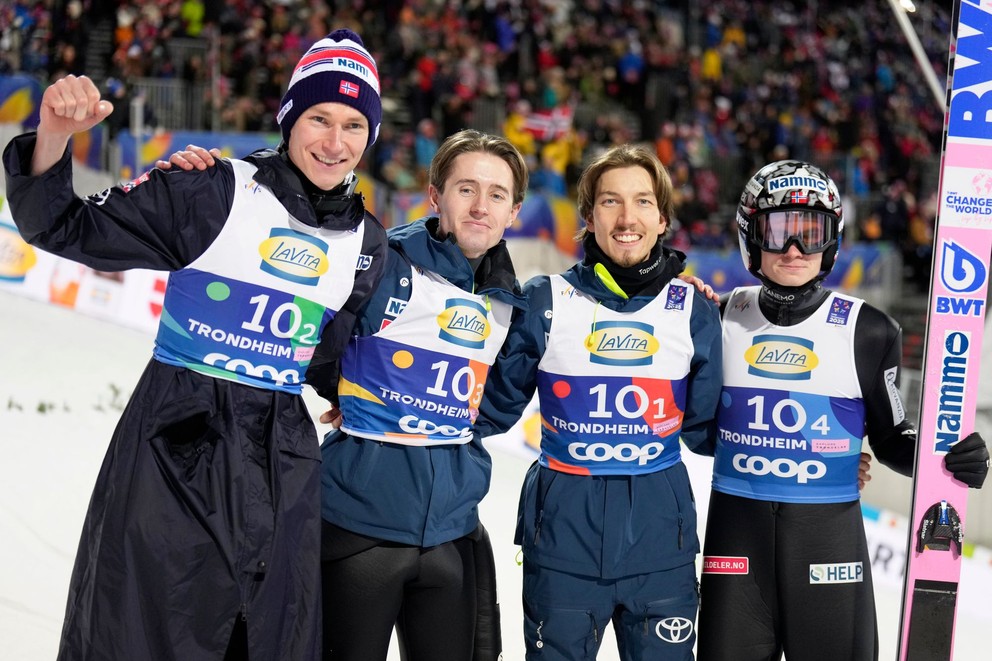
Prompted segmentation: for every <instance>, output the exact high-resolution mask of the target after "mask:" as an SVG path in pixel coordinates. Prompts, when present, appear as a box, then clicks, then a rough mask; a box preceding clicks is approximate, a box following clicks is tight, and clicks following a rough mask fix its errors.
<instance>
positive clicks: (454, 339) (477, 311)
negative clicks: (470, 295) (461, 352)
mask: <svg viewBox="0 0 992 661" xmlns="http://www.w3.org/2000/svg"><path fill="white" fill-rule="evenodd" d="M437 325H438V326H440V328H441V332H440V333H439V335H438V336H439V337H440V338H441V339H442V340H444V341H445V342H451V343H452V344H457V345H459V346H462V347H468V348H469V349H482V348H483V347H485V346H486V338H488V337H489V333H490V332H492V329H491V328H490V326H489V320H488V319H487V318H486V308H485V307H483V306H482V305H481V304H480V303H478V302H476V301H472V300H469V299H467V298H449V299H448V300H447V301H445V303H444V312H442V313H441V314H439V315H438V316H437Z"/></svg>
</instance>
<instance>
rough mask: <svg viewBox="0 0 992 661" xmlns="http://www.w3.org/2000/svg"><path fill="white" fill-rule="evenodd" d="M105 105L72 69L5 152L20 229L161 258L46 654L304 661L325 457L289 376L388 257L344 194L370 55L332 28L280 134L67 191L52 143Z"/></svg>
mask: <svg viewBox="0 0 992 661" xmlns="http://www.w3.org/2000/svg"><path fill="white" fill-rule="evenodd" d="M112 110H113V107H112V105H111V103H110V102H108V101H105V100H101V99H100V93H99V91H98V89H97V87H96V86H95V85H94V84H93V82H92V81H91V80H90V79H89V78H87V77H85V76H79V77H76V76H67V77H65V78H63V79H61V80H59V81H57V82H56V83H54V84H52V85H51V86H50V87H49V88H48V89H46V90H45V93H44V95H43V97H42V102H41V108H40V123H39V126H38V130H37V132H36V133H28V134H24V135H21V136H18V137H17V138H15V139H14V140H13V141H12V142H11V144H10V145H9V146H8V148H7V149H6V150H5V152H4V155H3V162H4V168H5V170H6V176H7V194H8V197H9V199H10V205H11V209H12V211H13V217H14V221H15V223H16V224H17V226H18V229H19V230H20V232H21V235H22V236H23V237H24V239H25V240H26V241H28V242H29V243H30V244H32V245H35V246H37V247H39V248H42V249H44V250H47V251H50V252H53V253H57V254H59V255H61V256H63V257H66V258H69V259H72V260H75V261H77V262H80V263H82V264H85V265H87V266H89V267H91V268H94V269H99V270H103V271H120V270H126V269H131V268H148V269H158V270H167V271H170V272H171V273H170V276H169V284H168V287H167V288H166V291H165V299H164V309H163V311H162V315H161V317H162V321H161V324H160V327H159V331H158V336H157V337H156V339H155V348H154V351H153V358H152V360H151V361H150V362H149V364H148V366H147V368H146V369H145V372H144V374H143V375H142V377H141V379H140V380H139V382H138V384H137V386H136V387H135V391H134V395H133V396H132V398H131V401H130V402H129V404H128V406H127V408H126V409H125V411H124V414H123V416H122V418H121V420H120V422H119V424H118V426H117V429H116V431H115V432H114V435H113V438H112V439H111V442H110V446H109V449H108V452H107V456H106V459H105V460H104V464H103V467H102V469H101V471H100V474H99V476H98V477H97V482H96V486H95V488H94V492H93V497H92V500H91V502H90V505H89V510H88V512H87V514H86V521H85V523H84V525H83V534H82V539H81V541H80V544H79V550H78V554H77V557H76V563H75V567H74V569H73V574H72V578H71V583H70V588H69V601H68V606H67V609H66V617H65V623H64V626H63V630H62V638H61V644H60V649H59V656H58V658H59V659H60V660H62V661H69V660H75V659H108V658H114V659H142V660H143V661H155V660H158V659H162V660H166V659H168V660H172V659H183V660H185V661H201V660H202V661H208V660H210V661H221V660H222V659H223V660H227V659H232V660H233V659H246V658H249V657H250V658H251V659H279V660H280V661H282V660H290V661H295V660H300V661H311V660H312V659H316V658H318V657H319V655H320V647H321V645H320V642H321V626H320V564H319V553H320V477H319V467H320V455H319V450H318V445H317V439H316V434H315V430H314V428H313V425H312V422H311V419H310V415H309V413H308V411H307V409H306V406H305V405H304V402H303V399H302V397H301V396H300V393H301V391H302V386H303V383H304V381H305V376H306V374H307V371H308V369H309V367H310V366H311V365H312V364H313V363H315V362H317V357H316V356H318V355H319V356H321V357H322V358H321V359H322V360H323V359H326V360H333V359H334V358H335V357H336V355H337V354H338V353H340V352H341V350H342V349H343V344H341V342H342V340H346V339H347V337H348V335H349V334H350V330H351V326H352V324H353V321H354V317H355V311H356V310H357V309H359V308H360V307H361V305H362V303H363V302H364V301H365V299H366V298H367V297H368V295H369V294H370V293H371V292H372V291H374V290H375V288H376V286H377V284H378V281H379V278H380V276H381V273H382V268H383V262H384V261H385V260H384V258H383V256H384V248H385V243H384V238H385V237H384V232H383V229H382V227H381V225H380V224H379V222H378V221H377V220H376V219H375V218H374V217H373V216H371V215H370V214H368V213H367V212H366V211H365V208H364V205H363V202H362V198H361V196H359V195H355V194H354V187H355V183H356V182H355V175H354V169H355V166H356V165H357V164H358V162H359V160H360V159H361V157H362V154H363V153H364V151H365V149H366V148H367V147H368V146H369V145H371V144H372V143H373V142H374V141H375V138H376V136H377V134H378V129H379V123H380V120H381V115H382V110H381V104H380V101H379V84H378V76H377V73H376V66H375V62H374V61H373V59H372V58H371V56H370V55H369V53H368V52H367V51H366V50H365V48H364V46H363V44H362V41H361V39H360V38H359V37H358V36H357V35H355V34H354V33H352V32H350V31H346V30H339V31H337V32H334V33H332V34H330V35H328V37H327V38H325V39H322V40H320V41H318V42H317V43H316V44H314V46H313V47H312V48H311V49H310V50H309V51H308V52H307V53H306V54H305V55H304V57H303V58H302V59H301V60H300V63H299V65H297V67H296V70H295V71H294V74H293V77H292V80H291V81H290V85H289V88H288V89H287V91H286V96H285V97H284V99H283V104H282V110H281V112H280V114H279V121H280V127H281V130H282V134H283V137H284V144H283V145H281V146H280V149H279V150H277V151H271V150H263V151H259V152H255V153H253V154H251V155H249V156H248V157H246V158H245V159H243V160H236V159H231V160H220V161H218V166H217V167H213V168H209V169H208V170H207V171H205V172H199V173H190V172H184V171H182V170H180V169H176V170H173V171H168V172H166V171H162V170H152V171H151V172H148V173H146V174H144V175H142V176H141V177H139V178H138V179H136V180H135V181H132V182H130V183H128V184H125V185H122V186H116V187H114V188H111V189H108V190H106V191H103V192H101V193H98V194H96V195H91V196H89V197H85V198H80V197H77V196H76V195H75V194H74V193H73V189H72V164H71V160H70V157H69V152H68V143H69V139H70V137H71V135H72V134H73V133H76V132H79V131H84V130H87V129H89V128H91V127H93V126H95V125H96V124H98V123H99V122H100V121H102V120H103V119H105V118H106V117H107V116H108V115H109V114H110V112H111V111H112ZM66 339H67V341H71V340H72V330H71V329H66ZM318 341H319V342H320V352H319V353H318V352H317V344H318ZM66 433H72V430H71V429H66ZM54 486H55V485H53V487H54Z"/></svg>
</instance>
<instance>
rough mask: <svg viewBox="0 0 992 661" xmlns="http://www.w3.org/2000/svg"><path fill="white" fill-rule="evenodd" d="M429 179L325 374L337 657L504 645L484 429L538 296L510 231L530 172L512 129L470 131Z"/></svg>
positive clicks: (331, 619) (332, 646) (330, 585)
mask: <svg viewBox="0 0 992 661" xmlns="http://www.w3.org/2000/svg"><path fill="white" fill-rule="evenodd" d="M428 176H429V182H430V183H429V188H428V200H429V204H430V208H431V212H432V215H431V216H429V217H427V218H424V219H421V220H418V221H416V222H414V223H411V224H409V225H405V226H400V227H396V228H394V229H392V230H390V231H389V233H388V238H389V252H388V257H387V260H386V271H385V274H384V275H383V279H382V283H381V284H380V286H379V288H378V290H377V291H376V292H375V294H374V295H373V296H372V297H371V298H370V299H369V300H368V302H367V303H366V305H365V307H364V308H363V309H362V311H361V313H360V314H359V317H358V321H357V323H356V325H355V336H354V337H353V338H352V339H351V342H350V343H349V345H348V348H347V350H346V352H345V354H344V357H343V359H342V361H341V364H340V374H339V375H334V374H330V375H329V376H327V377H326V378H324V377H321V376H318V375H315V376H314V379H313V383H314V384H315V387H316V388H317V391H318V392H319V393H320V394H322V395H324V396H325V397H327V398H328V399H331V400H332V401H336V402H337V403H338V406H339V408H340V412H341V426H340V429H339V430H337V431H334V432H332V433H330V434H329V435H328V436H327V437H326V439H325V441H324V444H323V446H322V456H323V468H322V473H323V508H322V514H323V518H324V531H323V536H324V537H323V575H322V578H323V588H324V658H325V659H335V660H339V659H341V660H347V661H375V660H376V659H385V658H386V653H387V649H388V645H389V639H390V636H391V633H392V630H393V627H394V625H395V627H396V630H397V632H398V634H399V642H400V647H401V649H402V650H403V653H404V658H405V659H408V660H410V661H436V660H437V659H466V660H468V659H473V658H474V659H493V660H495V659H496V658H497V657H498V654H499V634H498V630H494V626H495V625H496V624H498V622H494V621H493V620H492V619H491V618H492V617H493V615H494V614H493V613H491V612H490V613H489V614H488V617H489V618H490V619H489V621H488V623H483V624H482V625H481V627H480V630H479V632H478V636H479V638H478V640H477V639H476V636H477V631H476V622H477V619H480V608H481V609H483V612H484V610H485V609H487V608H488V609H490V610H491V609H492V608H493V606H494V604H493V603H492V601H493V600H494V599H495V594H492V590H493V586H492V585H491V579H492V569H491V564H492V560H491V553H492V552H491V550H490V549H489V547H488V539H487V538H485V537H484V534H485V533H484V530H482V529H481V526H480V524H479V513H478V505H479V501H480V500H482V497H483V496H484V495H485V494H486V492H487V491H488V489H489V481H490V470H491V459H490V457H489V453H488V452H487V451H486V450H485V448H484V447H483V446H482V444H481V442H480V439H478V438H476V437H474V436H473V432H472V423H473V422H474V421H475V418H476V415H477V412H478V407H479V402H480V400H481V397H482V390H483V387H484V385H485V383H486V378H487V375H488V372H489V366H490V365H491V364H492V363H493V361H494V360H495V359H496V355H497V352H498V351H499V348H500V346H501V345H502V343H503V339H504V338H505V337H506V333H507V330H508V328H509V325H510V320H511V317H512V314H513V310H514V308H519V307H522V305H523V298H522V296H521V294H520V290H519V286H518V285H517V282H516V278H515V275H514V271H513V265H512V263H511V262H510V257H509V254H508V252H507V250H506V245H505V242H504V241H503V238H502V237H503V233H504V231H505V230H506V229H507V228H508V227H509V226H510V225H511V224H512V223H513V222H514V220H515V219H516V217H517V213H518V212H519V210H520V206H521V203H522V202H523V198H524V193H525V192H526V190H527V178H528V175H527V167H526V164H525V163H524V160H523V158H522V157H521V156H520V154H519V152H518V151H517V150H516V149H515V148H514V147H513V146H512V145H511V144H510V143H509V142H508V141H507V140H505V139H504V138H498V137H494V136H490V135H485V134H482V133H479V132H477V131H461V132H459V133H457V134H455V135H452V136H450V137H449V138H448V139H447V140H445V141H444V142H443V143H442V145H441V147H440V148H439V150H438V152H437V154H436V155H435V156H434V159H433V161H432V163H431V167H430V170H429V172H428ZM329 369H333V367H332V366H329ZM335 382H337V387H336V390H334V389H330V391H328V388H330V387H331V386H332V385H333V384H334V383H335ZM477 574H478V575H479V579H480V580H481V581H482V582H483V583H482V584H480V583H479V582H477ZM477 590H479V592H480V594H483V598H482V599H481V600H477V597H476V592H477ZM486 593H490V594H488V595H487V594H486ZM480 601H481V603H479V602H480ZM482 619H485V618H482Z"/></svg>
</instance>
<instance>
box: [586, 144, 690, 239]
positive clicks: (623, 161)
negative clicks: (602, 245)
mask: <svg viewBox="0 0 992 661" xmlns="http://www.w3.org/2000/svg"><path fill="white" fill-rule="evenodd" d="M631 167H640V168H644V170H645V171H646V172H647V173H648V176H649V177H651V183H652V184H653V186H654V196H655V198H657V200H658V211H660V212H661V217H662V218H664V220H665V231H666V233H667V231H668V228H670V227H671V226H672V223H671V220H672V218H673V217H674V216H675V195H674V190H673V187H672V178H671V177H669V176H668V171H667V170H666V169H665V166H664V165H662V164H661V161H660V160H658V157H657V156H655V155H654V154H652V153H651V152H650V151H648V150H647V149H645V148H643V147H638V146H636V145H617V146H615V147H611V148H610V149H608V150H607V151H605V152H603V153H602V154H601V155H599V156H598V157H596V158H595V159H594V160H593V161H592V163H590V164H589V165H588V166H587V167H586V169H585V170H583V171H582V176H581V177H579V184H578V200H577V202H578V207H579V218H580V219H582V221H583V224H582V227H581V228H580V229H579V231H578V233H577V234H576V235H575V238H576V240H578V241H582V240H583V239H584V238H585V237H586V234H588V233H589V231H588V230H587V229H586V223H587V222H588V221H589V219H591V218H592V209H593V205H594V204H595V203H596V187H597V186H598V185H599V180H600V178H601V177H602V176H603V174H604V173H605V172H607V171H609V170H615V169H617V168H631Z"/></svg>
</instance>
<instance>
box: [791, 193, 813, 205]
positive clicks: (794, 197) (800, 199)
mask: <svg viewBox="0 0 992 661" xmlns="http://www.w3.org/2000/svg"><path fill="white" fill-rule="evenodd" d="M789 202H791V203H792V204H809V196H808V195H807V194H806V192H805V191H797V190H794V191H792V192H791V193H789Z"/></svg>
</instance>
